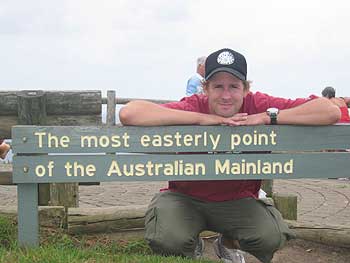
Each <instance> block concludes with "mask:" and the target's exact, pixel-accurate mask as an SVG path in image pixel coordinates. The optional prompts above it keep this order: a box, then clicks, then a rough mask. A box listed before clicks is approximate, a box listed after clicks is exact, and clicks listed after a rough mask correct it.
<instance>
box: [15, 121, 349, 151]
mask: <svg viewBox="0 0 350 263" xmlns="http://www.w3.org/2000/svg"><path fill="white" fill-rule="evenodd" d="M349 131H350V126H348V125H343V126H336V125H332V126H317V127H316V126H289V125H276V126H272V125H268V126H247V127H227V126H162V127H134V126H128V127H118V128H115V127H35V126H32V127H20V126H16V127H14V128H13V137H14V138H15V140H14V141H13V143H12V145H13V149H14V152H16V153H47V152H51V153H62V152H67V153H68V152H71V153H72V152H73V153H76V152H85V153H96V152H227V151H233V152H239V151H253V152H256V151H315V150H316V151H318V150H324V149H350V132H349ZM330 134H332V136H329V135H330ZM49 135H50V137H49ZM63 136H65V137H66V138H68V139H69V143H67V142H66V143H63V144H62V143H61V144H60V143H59V142H57V141H60V140H61V138H62V137H63ZM54 137H55V138H54ZM22 138H26V141H25V142H24V141H22ZM40 139H41V140H42V143H41V144H39V140H40ZM64 145H66V146H67V147H64Z"/></svg>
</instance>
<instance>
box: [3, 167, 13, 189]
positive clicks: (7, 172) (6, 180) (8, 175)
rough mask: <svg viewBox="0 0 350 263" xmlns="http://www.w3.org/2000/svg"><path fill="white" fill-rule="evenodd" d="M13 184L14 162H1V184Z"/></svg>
mask: <svg viewBox="0 0 350 263" xmlns="http://www.w3.org/2000/svg"><path fill="white" fill-rule="evenodd" d="M12 184H13V183H12V164H0V185H12Z"/></svg>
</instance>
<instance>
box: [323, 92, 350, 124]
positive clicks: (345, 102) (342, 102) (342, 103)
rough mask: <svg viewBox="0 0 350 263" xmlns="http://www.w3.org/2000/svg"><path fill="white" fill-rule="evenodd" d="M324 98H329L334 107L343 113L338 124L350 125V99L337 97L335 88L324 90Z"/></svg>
mask: <svg viewBox="0 0 350 263" xmlns="http://www.w3.org/2000/svg"><path fill="white" fill-rule="evenodd" d="M322 96H323V97H325V98H328V99H329V100H330V101H331V102H332V103H333V104H334V105H337V106H338V107H339V108H340V111H341V118H340V120H339V121H338V123H350V116H349V110H348V107H349V104H350V98H349V97H336V96H335V89H334V88H333V87H326V88H324V89H323V90H322Z"/></svg>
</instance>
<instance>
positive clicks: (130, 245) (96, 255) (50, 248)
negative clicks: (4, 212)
mask: <svg viewBox="0 0 350 263" xmlns="http://www.w3.org/2000/svg"><path fill="white" fill-rule="evenodd" d="M16 236H17V226H16V225H15V223H14V222H13V221H11V220H10V219H7V218H4V217H0V262H3V263H13V262H18V263H29V262H30V263H39V262H40V263H65V262H70V263H78V262H79V263H80V262H84V263H107V262H118V263H119V262H121V263H124V262H125V263H138V262H142V263H144V262H145V263H163V262H164V263H165V262H175V263H191V262H192V263H194V262H196V263H198V262H202V263H205V262H206V263H209V262H211V261H205V260H201V261H195V260H191V259H185V258H181V257H161V256H156V255H153V254H152V252H151V250H150V248H149V247H148V245H147V244H146V243H145V242H144V241H143V240H136V241H128V240H119V241H112V240H111V239H108V237H98V238H97V237H93V236H91V237H83V236H70V235H67V234H65V233H64V232H62V231H58V230H52V229H44V230H42V231H41V245H40V247H38V248H35V249H24V248H20V247H19V246H18V244H17V240H16V239H17V238H16Z"/></svg>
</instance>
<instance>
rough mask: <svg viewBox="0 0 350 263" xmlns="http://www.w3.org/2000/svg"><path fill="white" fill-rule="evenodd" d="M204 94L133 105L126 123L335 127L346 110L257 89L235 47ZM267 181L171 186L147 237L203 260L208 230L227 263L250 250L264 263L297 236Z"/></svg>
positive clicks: (126, 110)
mask: <svg viewBox="0 0 350 263" xmlns="http://www.w3.org/2000/svg"><path fill="white" fill-rule="evenodd" d="M204 76H205V81H204V82H203V90H204V94H194V95H192V96H190V97H185V98H183V99H181V101H179V102H170V103H167V104H163V105H158V104H155V103H152V102H148V101H142V100H138V101H132V102H129V103H128V104H127V105H125V106H124V107H122V108H121V110H120V112H119V118H120V121H121V123H122V124H123V125H134V126H160V125H228V126H244V125H246V126H247V125H275V124H292V125H329V124H333V123H335V122H337V121H338V120H339V118H340V110H339V108H338V107H337V106H335V105H334V104H332V103H331V102H330V101H329V100H328V99H326V98H314V99H312V98H307V99H304V98H300V99H295V100H292V99H284V98H278V97H273V96H270V95H267V94H264V93H260V92H256V93H253V92H251V91H250V81H248V80H247V63H246V59H245V57H244V56H243V55H242V54H240V53H238V52H236V51H234V50H232V49H228V48H224V49H221V50H218V51H215V52H213V53H212V54H210V55H209V56H208V57H207V59H206V62H205V74H204ZM260 187H261V180H210V181H205V180H202V181H170V182H169V184H168V188H167V189H162V190H161V192H160V193H158V194H156V195H155V197H154V198H153V199H152V201H151V203H150V205H149V207H148V210H147V212H146V215H145V239H146V241H147V243H148V244H149V245H150V247H151V249H152V250H153V251H154V252H155V253H157V254H161V255H178V256H186V257H192V258H200V257H201V255H202V252H203V249H204V242H203V240H202V238H200V237H199V234H200V233H201V232H202V231H204V230H210V231H214V232H217V233H219V237H218V238H217V239H216V240H215V241H214V242H213V246H214V250H215V252H216V254H217V256H218V257H219V258H221V259H222V260H224V261H225V262H231V263H244V262H245V259H244V255H243V253H242V251H246V252H249V253H250V254H252V255H254V256H255V257H256V258H258V259H259V260H260V261H261V262H263V263H269V262H270V261H271V259H272V257H273V254H274V253H275V252H276V251H277V250H278V249H279V248H281V247H282V246H283V245H284V243H285V241H286V240H289V239H291V238H293V237H294V233H293V232H292V231H291V230H290V229H289V228H288V226H287V224H286V223H285V222H284V221H283V219H282V216H281V214H280V213H279V211H278V210H277V209H276V208H275V207H273V206H271V205H270V204H267V203H265V202H264V201H263V200H261V199H258V193H259V190H260Z"/></svg>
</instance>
